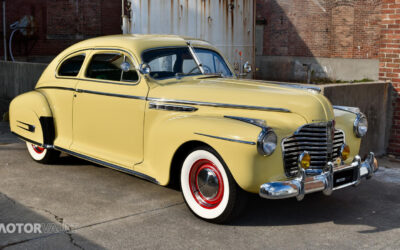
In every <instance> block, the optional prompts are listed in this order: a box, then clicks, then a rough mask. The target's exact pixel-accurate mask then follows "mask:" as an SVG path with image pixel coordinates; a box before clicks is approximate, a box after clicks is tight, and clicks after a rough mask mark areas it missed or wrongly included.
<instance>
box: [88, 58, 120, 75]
mask: <svg viewBox="0 0 400 250" xmlns="http://www.w3.org/2000/svg"><path fill="white" fill-rule="evenodd" d="M123 61H124V56H123V55H122V54H116V53H107V54H96V55H94V56H93V57H92V60H91V61H90V64H89V66H88V68H87V70H86V77H88V78H94V79H104V80H112V81H119V80H121V74H122V70H121V68H120V65H121V63H122V62H123Z"/></svg>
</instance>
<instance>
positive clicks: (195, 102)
mask: <svg viewBox="0 0 400 250" xmlns="http://www.w3.org/2000/svg"><path fill="white" fill-rule="evenodd" d="M147 100H148V101H155V102H166V103H176V104H187V105H198V106H209V107H218V108H236V109H249V110H263V111H274V112H285V113H290V112H291V111H290V110H288V109H284V108H273V107H261V106H249V105H237V104H227V103H216V102H198V101H187V100H172V99H162V98H153V97H148V98H147Z"/></svg>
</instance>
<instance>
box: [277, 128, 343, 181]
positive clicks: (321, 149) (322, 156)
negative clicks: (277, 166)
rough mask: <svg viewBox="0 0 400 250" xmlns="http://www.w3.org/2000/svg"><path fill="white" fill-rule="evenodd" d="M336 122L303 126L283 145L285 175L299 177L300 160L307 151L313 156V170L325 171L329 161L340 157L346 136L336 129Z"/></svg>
mask: <svg viewBox="0 0 400 250" xmlns="http://www.w3.org/2000/svg"><path fill="white" fill-rule="evenodd" d="M333 129H334V122H333V121H329V122H324V123H311V124H306V125H304V126H301V127H300V128H298V129H297V130H296V132H295V133H294V134H293V135H292V136H290V137H287V138H284V139H283V140H282V143H281V147H282V154H283V163H284V169H285V174H286V176H288V177H294V176H297V175H298V165H297V164H298V158H299V155H300V154H301V153H303V152H304V151H307V152H308V153H309V154H310V156H311V166H310V168H311V169H323V168H324V167H325V166H326V163H327V162H328V161H333V160H334V159H336V158H337V157H339V156H340V148H341V147H342V145H343V144H344V143H345V134H344V132H343V130H341V129H334V134H333V136H332V130H333Z"/></svg>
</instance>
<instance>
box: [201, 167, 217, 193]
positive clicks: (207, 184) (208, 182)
mask: <svg viewBox="0 0 400 250" xmlns="http://www.w3.org/2000/svg"><path fill="white" fill-rule="evenodd" d="M197 184H198V187H199V191H200V193H201V194H202V195H203V196H204V197H205V198H207V199H213V198H215V197H216V196H217V194H218V189H219V182H218V177H217V175H216V174H215V173H214V171H212V170H211V169H209V168H205V169H202V170H200V172H199V174H198V175H197Z"/></svg>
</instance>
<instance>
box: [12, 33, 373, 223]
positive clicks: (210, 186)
mask: <svg viewBox="0 0 400 250" xmlns="http://www.w3.org/2000/svg"><path fill="white" fill-rule="evenodd" d="M250 70H251V67H250V65H249V64H245V65H244V71H247V72H249V71H250ZM319 92H320V90H319V89H318V88H312V87H306V86H301V85H292V84H276V83H268V82H263V81H254V80H247V79H238V78H237V76H236V75H235V73H234V71H233V69H232V66H231V65H229V63H228V62H227V60H226V59H225V58H224V56H223V55H221V53H220V52H219V51H218V50H217V49H216V48H215V47H214V46H212V45H211V44H209V43H208V42H205V41H202V40H198V39H192V38H188V37H181V36H167V35H162V36H161V35H117V36H106V37H99V38H94V39H89V40H86V41H83V42H80V43H77V44H75V45H73V46H71V47H70V48H68V49H66V50H65V51H63V52H62V53H61V54H60V55H58V56H57V57H56V58H55V59H54V60H53V61H52V62H51V63H50V64H49V66H48V67H47V68H46V70H45V71H44V72H43V74H42V76H41V78H40V79H39V81H38V83H37V85H36V87H35V90H33V91H31V92H28V93H25V94H22V95H20V96H18V97H16V98H15V99H14V100H13V101H12V103H11V105H10V126H11V131H12V132H13V133H14V134H16V135H17V136H19V137H20V138H21V139H23V140H24V141H26V145H27V148H28V151H29V153H30V155H31V156H32V158H33V159H34V160H35V161H38V162H42V163H51V162H53V161H54V160H56V159H57V157H58V156H59V153H60V152H65V153H67V154H70V155H73V156H77V157H80V158H83V159H86V160H89V161H92V162H95V163H98V164H101V165H104V166H107V167H110V168H113V169H116V170H120V171H123V172H126V173H129V174H132V175H135V176H138V177H140V178H143V179H146V180H148V181H151V182H154V183H156V184H159V185H168V184H174V183H177V184H179V185H180V187H181V190H182V193H183V197H184V199H185V201H186V203H187V205H188V207H189V208H190V210H191V211H192V212H193V213H194V214H195V215H196V216H198V217H200V218H202V219H204V220H207V221H211V222H216V223H223V222H226V221H228V220H230V219H232V218H233V217H234V216H235V215H237V214H238V213H239V212H240V211H241V209H242V208H243V207H244V205H245V203H246V192H250V193H258V194H259V195H260V196H261V197H263V198H267V199H282V198H289V197H296V198H297V199H298V200H301V199H303V197H304V195H305V194H308V193H312V192H317V191H322V192H324V193H325V194H326V195H329V194H331V193H332V191H333V190H336V189H340V188H344V187H348V186H355V185H357V184H359V183H360V179H361V177H367V178H370V177H372V175H373V173H374V172H375V171H376V170H377V169H378V164H377V161H376V159H375V157H374V154H373V153H370V154H369V155H368V156H367V157H366V159H365V160H364V161H362V160H361V158H360V156H358V152H359V148H360V142H361V137H362V136H364V135H365V134H366V133H367V128H368V125H367V120H366V118H365V116H364V115H363V114H362V113H361V112H360V111H359V110H358V109H357V108H350V107H342V106H340V107H333V106H332V105H331V103H330V102H329V101H328V100H327V99H326V98H325V97H324V96H323V95H321V94H320V93H319ZM132 191H133V192H134V190H132Z"/></svg>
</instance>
